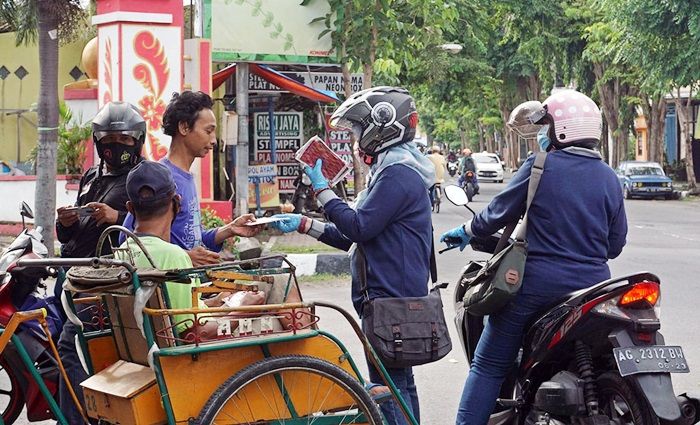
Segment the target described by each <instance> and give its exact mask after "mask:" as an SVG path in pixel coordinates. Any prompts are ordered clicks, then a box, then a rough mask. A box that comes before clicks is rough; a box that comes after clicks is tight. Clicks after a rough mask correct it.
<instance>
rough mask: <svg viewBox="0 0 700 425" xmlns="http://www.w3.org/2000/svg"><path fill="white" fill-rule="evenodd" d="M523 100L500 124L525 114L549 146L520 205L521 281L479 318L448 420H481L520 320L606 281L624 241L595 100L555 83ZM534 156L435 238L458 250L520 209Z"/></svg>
mask: <svg viewBox="0 0 700 425" xmlns="http://www.w3.org/2000/svg"><path fill="white" fill-rule="evenodd" d="M528 104H529V106H530V107H529V108H528V110H527V111H524V110H523V109H522V108H520V109H519V108H516V110H518V112H519V113H520V117H518V116H514V114H516V111H514V114H512V115H511V120H509V127H510V128H511V129H513V130H515V131H517V127H518V126H519V125H520V124H522V121H521V120H520V119H519V118H522V116H523V112H525V116H526V117H527V118H528V119H529V123H527V124H526V125H532V124H540V125H542V127H541V129H540V131H539V133H538V134H537V142H538V144H539V146H540V148H541V149H542V150H545V151H547V152H549V154H548V155H547V158H546V162H545V166H544V173H543V174H542V178H541V182H540V185H539V188H538V189H537V193H536V194H535V196H534V200H533V202H532V205H531V207H530V210H529V212H528V226H527V242H528V256H527V261H526V263H525V273H524V276H523V284H522V287H521V289H520V292H519V293H518V295H517V296H516V298H515V299H514V300H513V301H512V302H511V303H509V304H508V305H507V306H506V307H505V308H504V309H503V310H502V311H500V312H499V313H498V314H495V315H491V316H490V317H489V318H488V322H487V324H486V327H485V329H484V332H483V334H482V336H481V338H480V340H479V343H478V345H477V348H476V353H475V356H474V361H473V362H472V365H471V369H470V370H469V375H468V377H467V381H466V383H465V386H464V391H463V393H462V398H461V401H460V406H459V411H458V414H457V424H478V425H481V424H486V423H487V421H488V419H489V415H490V414H491V412H492V411H493V409H494V406H495V404H496V398H497V397H498V393H499V389H500V386H501V384H502V382H503V380H504V378H505V376H506V374H507V373H508V371H509V370H510V369H511V368H512V367H513V364H514V362H515V360H516V357H517V354H518V350H519V348H520V344H521V342H522V336H523V332H524V328H525V326H526V324H527V323H528V322H530V321H531V319H533V318H534V317H535V316H536V314H537V313H538V312H539V311H540V310H542V309H543V308H544V307H546V306H548V305H552V304H553V303H555V302H557V301H558V300H560V299H561V298H562V297H564V296H565V295H566V294H568V293H570V292H573V291H576V290H579V289H582V288H587V287H590V286H592V285H594V284H596V283H598V282H601V281H603V280H606V279H609V278H610V270H609V268H608V265H607V261H608V259H612V258H615V257H617V256H618V255H619V254H620V253H621V252H622V248H623V246H624V245H625V238H626V235H627V219H626V217H625V209H624V203H623V199H622V192H621V191H620V183H619V181H618V180H617V176H616V175H615V173H614V171H613V170H612V169H611V168H610V167H609V166H608V165H607V164H606V163H605V162H603V161H602V158H601V155H600V153H599V152H598V151H597V150H596V147H597V145H598V143H599V142H600V139H601V129H602V118H601V113H600V109H598V106H597V105H596V104H595V103H594V102H593V101H592V100H591V99H590V98H588V97H587V96H585V95H583V94H581V93H579V92H577V91H575V90H570V89H560V90H557V91H555V92H554V93H553V94H552V95H551V96H550V97H549V98H547V99H546V100H545V101H544V102H543V103H541V104H540V103H539V102H528ZM533 106H534V107H533ZM516 115H517V114H516ZM535 156H536V155H532V156H530V157H529V158H528V159H527V160H526V161H525V163H524V164H523V166H522V167H521V168H520V169H519V170H518V172H517V174H516V175H515V176H514V177H513V179H512V180H511V181H510V183H509V184H508V186H507V187H506V188H505V189H504V190H503V192H501V193H500V194H498V195H497V196H496V197H495V198H494V199H493V200H492V201H491V203H490V204H489V205H488V206H487V207H486V209H484V210H483V211H481V212H480V213H479V214H477V215H476V216H475V217H474V218H473V219H472V220H470V221H468V222H467V223H466V224H464V225H462V226H459V227H457V228H455V229H452V230H450V231H448V232H446V233H445V234H443V235H442V237H441V241H444V240H445V238H446V237H450V240H452V239H451V238H458V239H459V243H455V244H457V245H459V247H460V249H464V247H466V246H467V244H468V243H469V240H470V239H471V238H472V237H473V236H476V237H481V238H484V237H488V236H489V235H491V234H493V233H495V232H496V231H498V230H499V229H501V228H503V227H504V226H506V225H507V224H509V223H512V222H514V221H516V220H518V219H519V218H520V217H521V216H522V215H523V213H524V212H525V201H526V198H527V191H528V183H529V180H530V172H531V169H532V166H533V163H534V160H535ZM581 176H586V178H585V179H582V178H581ZM455 244H453V245H455ZM453 245H450V246H453Z"/></svg>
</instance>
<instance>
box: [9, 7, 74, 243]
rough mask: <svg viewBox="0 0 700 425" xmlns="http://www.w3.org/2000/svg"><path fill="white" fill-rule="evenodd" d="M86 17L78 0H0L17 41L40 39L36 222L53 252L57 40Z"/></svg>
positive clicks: (56, 128)
mask: <svg viewBox="0 0 700 425" xmlns="http://www.w3.org/2000/svg"><path fill="white" fill-rule="evenodd" d="M82 18H83V11H82V9H81V8H80V2H79V0H61V1H55V0H0V19H2V20H4V21H5V22H7V23H8V24H10V26H11V27H12V28H13V29H14V30H15V31H16V33H17V44H18V45H19V44H21V43H29V42H34V41H38V45H39V66H40V88H39V99H38V107H37V115H38V120H37V121H38V122H37V130H38V133H39V140H38V144H37V148H38V150H37V167H36V169H37V180H36V191H35V194H34V210H35V213H36V217H35V224H36V225H37V226H41V227H42V228H43V231H42V236H43V237H44V242H45V243H46V246H48V247H49V252H50V253H53V241H54V237H53V235H54V218H55V211H56V183H55V182H56V150H57V146H56V145H57V143H56V142H57V139H58V110H59V109H58V42H59V39H61V38H62V37H65V35H66V34H68V33H70V31H71V29H72V28H74V25H73V24H74V23H75V22H76V20H78V19H82Z"/></svg>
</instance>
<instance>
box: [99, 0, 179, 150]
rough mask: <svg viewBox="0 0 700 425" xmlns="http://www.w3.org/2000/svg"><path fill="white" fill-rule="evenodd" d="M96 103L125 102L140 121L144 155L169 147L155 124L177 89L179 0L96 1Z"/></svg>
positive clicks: (159, 128)
mask: <svg viewBox="0 0 700 425" xmlns="http://www.w3.org/2000/svg"><path fill="white" fill-rule="evenodd" d="M92 23H93V24H94V25H97V34H98V41H99V49H98V52H99V53H98V55H99V56H98V58H99V59H98V63H99V67H98V81H99V85H98V102H99V106H100V107H102V105H104V104H105V103H107V102H110V101H118V100H121V101H126V102H129V103H132V104H134V105H136V107H138V108H139V110H140V111H141V114H142V115H143V117H144V119H145V120H146V124H147V129H148V135H147V136H146V142H145V145H144V152H143V153H144V156H146V157H147V158H149V159H153V160H158V159H160V158H162V157H164V156H165V155H166V154H167V152H168V147H169V146H170V137H169V136H166V135H164V134H163V131H162V129H161V124H162V120H163V113H164V112H165V107H166V105H167V104H168V102H169V101H170V97H171V96H172V93H173V92H180V91H181V90H182V83H183V82H182V68H183V65H182V60H183V40H182V26H183V8H182V0H149V1H143V0H97V14H96V15H95V16H94V17H93V18H92Z"/></svg>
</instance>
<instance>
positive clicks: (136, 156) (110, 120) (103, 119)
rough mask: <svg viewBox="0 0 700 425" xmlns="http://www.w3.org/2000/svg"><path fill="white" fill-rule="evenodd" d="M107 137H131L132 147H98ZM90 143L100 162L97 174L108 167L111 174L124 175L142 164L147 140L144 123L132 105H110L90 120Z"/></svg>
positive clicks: (110, 145)
mask: <svg viewBox="0 0 700 425" xmlns="http://www.w3.org/2000/svg"><path fill="white" fill-rule="evenodd" d="M109 134H123V135H126V136H130V137H131V138H132V139H134V145H133V146H127V145H123V144H121V143H101V140H102V139H103V138H104V137H105V136H107V135H109ZM92 139H93V141H94V142H95V148H96V149H97V155H98V156H99V157H100V160H101V161H100V173H102V164H104V163H106V164H107V165H108V167H111V169H112V171H114V170H121V171H123V172H126V171H128V170H129V169H130V168H132V167H134V166H135V165H136V164H138V163H139V161H141V149H142V148H143V143H144V141H145V140H146V121H144V119H143V117H142V116H141V114H140V113H139V110H138V109H136V107H135V106H134V105H132V104H130V103H127V102H110V103H107V104H106V105H104V106H103V107H102V109H100V111H99V112H98V113H97V115H95V118H93V119H92ZM124 170H126V171H124ZM100 175H101V174H100Z"/></svg>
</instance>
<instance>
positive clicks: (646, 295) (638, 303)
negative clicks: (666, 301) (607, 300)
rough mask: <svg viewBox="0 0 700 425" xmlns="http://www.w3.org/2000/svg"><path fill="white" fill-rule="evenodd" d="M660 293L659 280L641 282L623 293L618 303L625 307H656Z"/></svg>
mask: <svg viewBox="0 0 700 425" xmlns="http://www.w3.org/2000/svg"><path fill="white" fill-rule="evenodd" d="M660 293H661V290H660V289H659V284H658V283H657V282H649V281H644V282H640V283H637V284H636V285H634V286H633V287H632V288H631V289H630V290H629V291H627V292H625V293H624V294H622V297H620V302H619V303H618V305H619V306H620V307H625V308H639V309H647V308H654V306H656V303H657V301H658V300H659V295H660Z"/></svg>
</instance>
